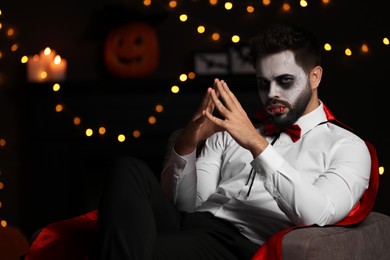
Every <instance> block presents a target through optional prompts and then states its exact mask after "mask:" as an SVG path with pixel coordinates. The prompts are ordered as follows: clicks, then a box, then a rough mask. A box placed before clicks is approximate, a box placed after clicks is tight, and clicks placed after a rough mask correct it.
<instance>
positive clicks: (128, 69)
mask: <svg viewBox="0 0 390 260" xmlns="http://www.w3.org/2000/svg"><path fill="white" fill-rule="evenodd" d="M104 61H105V64H106V68H107V70H108V71H109V72H110V73H111V74H112V75H114V76H117V77H121V78H131V77H144V76H148V75H150V74H151V73H152V72H153V71H154V70H155V69H156V67H157V65H158V61H159V45H158V39H157V34H156V31H155V30H154V28H153V27H152V26H151V25H149V24H148V23H147V22H142V21H141V22H132V23H129V24H126V25H124V26H121V27H119V28H116V29H114V30H112V31H111V32H110V33H109V34H108V36H107V38H106V41H105V46H104Z"/></svg>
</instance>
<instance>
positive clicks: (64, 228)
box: [25, 105, 379, 260]
mask: <svg viewBox="0 0 390 260" xmlns="http://www.w3.org/2000/svg"><path fill="white" fill-rule="evenodd" d="M324 110H325V113H326V115H327V119H328V120H329V121H333V122H335V123H337V124H340V125H342V126H344V127H346V128H349V127H348V126H346V125H344V124H342V123H341V122H339V121H338V120H337V119H336V118H335V117H334V115H333V114H332V113H331V112H330V110H329V109H328V108H327V107H326V106H325V105H324ZM255 117H257V119H259V117H261V118H263V113H261V112H258V113H257V114H256V115H255ZM349 129H350V128H349ZM366 144H367V147H368V149H369V151H370V154H371V160H372V164H371V178H370V182H369V187H368V189H367V190H366V191H365V192H364V194H363V196H362V198H361V200H360V201H359V202H358V203H357V205H356V206H355V207H354V209H353V210H352V211H351V212H350V213H349V214H348V216H347V217H345V218H344V219H343V220H341V221H340V222H338V223H337V224H336V225H351V224H356V223H358V222H361V221H362V220H364V219H365V218H366V217H367V215H368V214H369V213H370V211H371V210H372V208H373V206H374V202H375V198H376V194H377V191H378V185H379V174H378V159H377V154H376V151H375V148H374V146H373V145H372V144H370V143H369V142H366ZM96 224H97V210H95V211H91V212H89V213H86V214H84V215H80V216H77V217H74V218H71V219H66V220H63V221H59V222H55V223H52V224H49V225H48V226H46V227H45V228H43V229H42V231H41V232H40V234H39V235H38V236H37V238H36V239H35V240H34V241H33V243H32V245H31V246H30V249H29V251H28V253H27V256H26V258H25V260H46V259H47V260H49V259H50V260H51V259H57V260H85V259H88V252H89V251H90V250H91V246H93V244H94V241H95V236H96ZM296 228H298V227H291V228H288V229H285V230H282V231H280V232H278V233H276V234H274V235H273V236H271V237H270V238H269V239H268V240H267V241H266V242H265V243H264V244H263V245H262V246H261V247H260V248H259V250H258V251H257V252H256V254H255V255H254V256H253V258H252V260H281V259H282V240H283V237H284V235H285V234H287V233H288V232H290V231H291V230H293V229H296Z"/></svg>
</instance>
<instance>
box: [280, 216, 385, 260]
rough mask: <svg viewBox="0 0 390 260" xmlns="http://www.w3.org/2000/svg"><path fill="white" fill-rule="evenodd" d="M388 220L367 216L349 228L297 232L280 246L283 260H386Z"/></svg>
mask: <svg viewBox="0 0 390 260" xmlns="http://www.w3.org/2000/svg"><path fill="white" fill-rule="evenodd" d="M389 245H390V216H387V215H384V214H382V213H378V212H371V213H370V214H369V215H368V216H367V218H366V219H365V220H364V221H363V222H361V223H359V224H357V225H353V226H348V227H347V226H343V227H342V226H329V227H306V228H298V229H294V230H292V231H290V232H289V233H287V234H286V235H285V236H284V238H283V242H282V247H283V260H296V259H300V260H329V259H332V260H338V259H340V260H341V259H354V260H357V259H362V260H363V259H376V260H380V259H383V260H385V259H390V246H389Z"/></svg>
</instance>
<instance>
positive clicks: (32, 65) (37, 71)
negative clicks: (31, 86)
mask: <svg viewBox="0 0 390 260" xmlns="http://www.w3.org/2000/svg"><path fill="white" fill-rule="evenodd" d="M43 71H44V68H43V67H42V63H41V60H40V58H39V55H37V54H35V55H34V56H32V57H30V58H29V59H28V62H27V79H28V81H30V82H43V81H44V80H45V78H42V77H41V74H42V72H43ZM43 75H44V74H43Z"/></svg>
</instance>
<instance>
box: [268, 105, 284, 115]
mask: <svg viewBox="0 0 390 260" xmlns="http://www.w3.org/2000/svg"><path fill="white" fill-rule="evenodd" d="M285 109H286V107H285V106H282V105H272V106H268V107H267V111H268V112H269V113H271V114H275V113H283V112H284V111H285Z"/></svg>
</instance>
